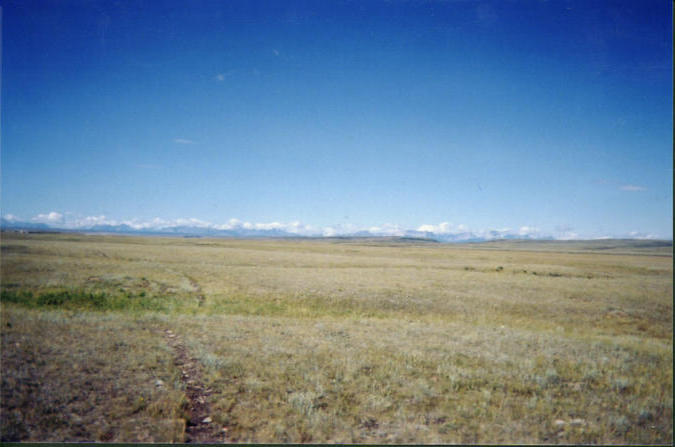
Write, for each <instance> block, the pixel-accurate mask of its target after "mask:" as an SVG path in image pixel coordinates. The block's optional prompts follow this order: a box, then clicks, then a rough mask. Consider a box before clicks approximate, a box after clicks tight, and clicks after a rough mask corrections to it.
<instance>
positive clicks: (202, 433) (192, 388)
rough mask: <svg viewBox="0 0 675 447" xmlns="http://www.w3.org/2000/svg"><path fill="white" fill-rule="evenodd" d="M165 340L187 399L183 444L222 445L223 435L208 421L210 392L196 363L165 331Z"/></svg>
mask: <svg viewBox="0 0 675 447" xmlns="http://www.w3.org/2000/svg"><path fill="white" fill-rule="evenodd" d="M164 336H165V338H166V340H167V343H168V345H169V346H171V348H172V349H173V351H174V353H175V356H174V364H175V365H176V366H177V367H178V368H179V369H180V370H181V381H182V382H183V384H184V385H185V395H186V397H187V399H188V412H189V419H188V421H187V422H186V424H185V425H186V428H185V435H186V436H185V438H186V439H185V442H189V443H222V442H224V441H225V432H223V430H222V428H221V427H218V426H217V424H215V423H213V421H212V420H211V418H212V415H211V412H210V407H209V403H208V397H209V395H210V394H211V392H212V390H210V389H209V388H207V387H205V386H204V384H203V383H202V381H201V377H202V371H201V367H200V365H199V362H198V361H197V359H195V358H193V357H191V356H190V353H189V352H188V350H187V348H186V347H185V345H184V344H183V342H182V341H181V340H180V337H179V336H178V335H176V334H174V333H173V332H172V331H171V330H170V329H166V330H165V331H164Z"/></svg>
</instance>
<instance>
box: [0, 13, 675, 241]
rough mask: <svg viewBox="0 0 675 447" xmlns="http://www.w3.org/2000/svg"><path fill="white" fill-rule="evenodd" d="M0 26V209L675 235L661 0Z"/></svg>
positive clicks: (61, 218) (68, 16)
mask: <svg viewBox="0 0 675 447" xmlns="http://www.w3.org/2000/svg"><path fill="white" fill-rule="evenodd" d="M2 20H3V28H2V59H3V64H2V153H1V162H2V166H1V169H2V181H1V186H2V214H3V216H5V217H7V216H10V217H13V218H16V219H22V220H31V219H32V220H34V221H45V222H51V223H61V224H64V225H71V226H77V225H81V224H82V222H93V221H95V220H96V221H98V222H122V221H133V222H137V223H138V222H145V223H148V222H152V221H153V219H157V220H156V221H155V222H159V221H162V222H178V221H179V220H181V219H182V220H184V219H190V218H192V219H198V220H199V221H200V222H207V223H209V224H213V225H220V224H226V223H228V222H230V220H231V219H233V218H234V219H240V220H241V221H242V222H249V223H251V224H259V225H262V224H269V223H272V222H277V223H280V224H281V225H282V226H283V225H287V224H290V223H292V222H296V224H295V225H296V227H297V225H298V224H297V222H299V223H300V225H302V226H310V227H311V228H315V229H317V228H326V227H330V228H343V229H344V228H352V229H355V228H356V229H363V228H370V227H373V226H376V227H380V228H384V227H385V226H387V228H406V229H418V228H420V227H423V226H425V228H429V229H435V230H438V231H446V230H447V231H451V230H449V229H448V228H452V229H453V230H452V231H459V230H458V229H460V230H463V229H469V230H471V231H484V230H489V229H510V230H511V231H514V232H519V231H520V232H522V233H523V234H524V233H527V232H528V231H532V232H538V233H540V234H553V235H556V236H557V237H567V238H570V237H581V238H590V237H602V236H621V237H625V236H628V235H634V236H635V235H637V236H651V237H661V238H669V239H670V238H672V216H673V211H672V202H673V194H672V191H673V171H672V167H673V159H672V135H673V134H672V131H673V129H672V97H673V92H672V43H671V42H672V6H671V2H668V1H639V2H636V1H634V0H630V1H616V2H610V1H606V2H605V1H590V2H589V1H564V0H560V1H525V0H518V1H511V2H507V1H494V2H490V1H470V0H467V1H414V0H413V1H388V2H385V1H335V2H324V1H284V2H280V1H266V2H258V1H215V0H213V1H191V2H179V1H166V2H162V1H159V0H153V1H139V2H124V1H119V2H117V1H84V0H81V1H25V0H22V1H17V0H9V1H5V2H4V7H3V11H2ZM49 213H52V214H51V215H50V214H49ZM87 219H89V220H87ZM443 223H446V225H445V226H442V224H443ZM148 225H150V224H148ZM444 228H445V230H443V229H444Z"/></svg>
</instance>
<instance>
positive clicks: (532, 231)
mask: <svg viewBox="0 0 675 447" xmlns="http://www.w3.org/2000/svg"><path fill="white" fill-rule="evenodd" d="M537 233H539V228H536V227H529V226H527V225H526V226H522V227H520V228H519V229H518V234H519V235H520V236H534V235H536V234H537Z"/></svg>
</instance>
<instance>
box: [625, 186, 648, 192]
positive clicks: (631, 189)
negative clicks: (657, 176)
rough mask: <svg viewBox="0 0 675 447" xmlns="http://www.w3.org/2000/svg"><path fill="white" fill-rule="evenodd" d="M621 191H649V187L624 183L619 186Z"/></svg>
mask: <svg viewBox="0 0 675 447" xmlns="http://www.w3.org/2000/svg"><path fill="white" fill-rule="evenodd" d="M619 189H620V190H621V191H647V188H645V187H644V186H637V185H622V186H620V187H619Z"/></svg>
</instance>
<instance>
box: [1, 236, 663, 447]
mask: <svg viewBox="0 0 675 447" xmlns="http://www.w3.org/2000/svg"><path fill="white" fill-rule="evenodd" d="M603 243H604V244H605V245H604V246H602V247H598V246H595V247H594V246H593V245H592V244H585V245H584V244H583V243H571V244H568V245H565V244H559V243H553V244H552V243H542V244H539V245H536V244H534V245H533V244H531V243H529V244H518V243H490V244H478V245H439V244H418V245H415V244H403V243H395V242H391V241H390V242H387V243H380V244H378V243H374V242H372V241H349V240H345V241H313V240H297V241H288V240H285V241H283V240H282V241H280V240H255V241H253V240H223V239H220V240H218V239H179V238H140V237H120V236H80V235H16V234H9V233H3V237H2V289H3V304H2V313H3V315H2V318H3V320H2V328H1V331H2V332H1V333H2V337H3V338H2V340H3V352H2V360H3V364H2V378H3V389H2V392H3V402H2V406H1V409H2V413H1V415H2V436H3V439H5V440H106V439H112V440H118V441H141V440H155V441H165V440H168V441H170V440H175V439H180V436H181V430H182V428H181V426H180V419H181V418H185V417H186V415H185V394H184V388H183V386H182V384H181V382H180V380H178V379H177V377H179V374H180V372H179V371H178V370H177V368H176V366H175V365H174V364H173V363H172V361H171V356H172V353H171V350H170V349H169V348H168V347H167V344H166V340H164V338H163V336H162V331H163V330H165V329H167V328H171V329H172V330H173V331H174V332H175V333H176V334H178V335H180V336H181V337H182V339H183V340H184V341H185V344H186V347H187V348H188V349H189V351H190V352H191V353H192V355H193V356H194V357H195V358H196V359H197V360H198V361H199V363H200V364H201V366H202V368H203V372H204V373H203V377H202V380H203V381H204V385H205V386H207V387H210V388H211V389H212V390H213V393H212V394H210V395H209V396H208V401H209V402H208V403H209V405H210V408H211V411H212V412H213V414H212V415H211V416H212V420H213V421H212V424H217V425H218V426H219V427H220V426H222V427H223V428H226V431H223V437H222V439H217V441H222V440H226V441H227V440H230V441H240V442H378V443H401V442H414V443H439V442H440V443H448V442H463V443H467V442H468V443H476V442H491V443H508V442H516V443H531V442H535V443H541V442H545V443H559V442H563V443H570V442H572V443H626V442H640V443H671V441H672V358H673V357H672V335H673V326H672V304H673V301H672V257H671V256H667V254H668V252H667V251H666V250H664V248H663V247H651V248H650V247H645V246H642V247H640V246H631V245H630V243H629V242H623V243H616V242H613V241H609V242H607V241H605V242H603ZM608 244H609V245H608ZM612 244H614V245H612ZM556 250H557V251H556ZM28 291H30V292H31V293H32V294H33V295H32V297H31V298H30V299H29V298H26V297H25V296H24V295H22V293H25V292H28ZM50 293H51V294H52V295H49V294H50ZM59 293H60V294H61V295H58V294H59ZM88 293H94V294H99V295H97V296H99V298H97V300H98V301H96V303H94V304H92V303H89V302H88V301H87V300H88V299H91V298H90V295H86V294H88ZM53 296H65V297H66V298H65V300H66V301H65V302H63V303H61V301H58V302H59V303H61V304H48V303H49V302H53V303H56V301H54V300H53V299H51V301H50V299H45V298H44V297H53ZM40 297H42V298H40ZM40 300H41V301H40ZM62 300H63V299H62ZM68 300H71V301H68ZM45 303H47V304H45ZM69 303H70V304H69ZM8 323H9V325H10V326H11V327H10V326H8ZM46 328H49V330H48V331H47V329H46ZM16 343H19V345H18V346H17V345H16ZM26 343H27V344H28V345H25V344H26ZM21 346H30V347H31V348H30V350H26V348H21ZM127 355H128V356H127ZM125 356H126V357H125ZM73 364H75V365H86V364H93V365H96V366H95V368H94V370H93V372H92V371H90V370H84V369H82V368H79V367H73V366H72V365H73ZM69 365H70V366H69ZM35 377H41V378H44V381H45V383H50V385H49V386H46V385H44V384H42V383H37V384H35V383H34V381H35V380H36V379H35ZM116 377H119V380H120V381H121V383H122V385H120V386H119V387H117V388H114V393H113V390H112V388H111V385H110V383H113V384H115V383H116V382H115V380H114V378H116ZM156 380H162V382H163V385H162V386H161V387H157V386H156V385H155V381H156ZM31 381H32V382H31ZM50 381H51V382H50ZM87 381H88V382H89V383H90V384H91V385H88V386H89V388H86V387H83V386H82V383H85V382H87ZM26 383H28V385H26ZM31 383H32V384H33V385H30V384H31ZM115 386H117V385H115ZM85 390H86V392H85ZM113 395H114V396H115V399H116V400H115V399H113V398H111V397H110V396H113ZM73 396H77V399H76V400H74V401H71V400H69V399H72V398H73ZM137 396H141V397H143V399H144V402H145V404H144V405H145V406H143V405H141V404H140V403H139V402H140V401H136V400H134V399H135V398H136V397H137ZM96 399H99V400H96ZM28 400H33V401H37V402H40V404H39V405H36V406H35V407H34V408H35V409H34V410H29V409H28V408H27V407H26V406H27V402H28ZM83 400H85V401H87V402H90V406H89V407H88V408H89V411H88V412H85V413H86V418H84V419H82V416H80V419H77V418H72V417H71V416H70V415H71V414H75V415H78V414H79V413H78V411H81V410H78V409H79V408H80V407H78V405H81V404H80V403H79V402H82V401H83ZM103 402H106V405H102V403H103ZM139 408H140V409H139ZM55 409H56V410H55ZM55 413H58V414H59V416H58V417H55V416H53V415H54V414H55ZM138 421H145V422H138ZM153 421H155V422H156V421H162V422H161V423H163V424H169V425H170V426H171V427H173V428H172V430H173V432H172V433H173V434H171V435H170V436H169V437H168V438H167V437H162V435H160V434H158V433H156V432H152V431H151V430H150V429H149V428H145V429H143V428H139V429H133V430H132V429H130V427H151V426H153V424H154V423H155V422H153ZM144 424H145V425H144ZM155 425H156V424H155ZM55 427H56V428H55Z"/></svg>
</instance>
